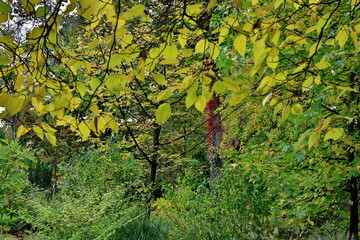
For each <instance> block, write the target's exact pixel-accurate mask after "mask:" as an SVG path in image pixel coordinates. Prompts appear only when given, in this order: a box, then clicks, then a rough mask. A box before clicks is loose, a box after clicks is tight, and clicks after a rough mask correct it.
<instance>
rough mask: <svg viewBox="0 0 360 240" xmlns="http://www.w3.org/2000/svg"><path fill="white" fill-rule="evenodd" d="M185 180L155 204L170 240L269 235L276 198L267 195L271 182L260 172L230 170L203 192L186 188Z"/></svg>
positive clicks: (235, 167)
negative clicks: (166, 224) (167, 229)
mask: <svg viewBox="0 0 360 240" xmlns="http://www.w3.org/2000/svg"><path fill="white" fill-rule="evenodd" d="M193 177H196V176H193ZM187 178H189V176H187V177H186V178H185V179H184V180H182V181H180V184H179V186H177V189H176V190H175V189H174V190H172V191H169V192H168V193H167V196H166V197H165V199H159V200H158V202H157V203H156V206H157V207H158V208H157V213H158V214H159V216H160V217H162V218H163V219H169V220H170V222H171V223H170V224H171V227H170V230H169V235H170V239H189V240H190V239H264V238H265V236H270V235H271V234H272V232H273V228H272V227H271V223H270V218H269V217H270V213H271V212H270V211H271V207H272V205H273V204H274V203H275V198H276V195H273V194H271V193H269V192H268V186H269V185H270V184H271V182H270V181H271V179H266V178H263V171H262V170H261V169H256V168H253V169H251V171H247V170H245V169H244V168H242V167H240V166H234V167H229V168H228V169H227V170H225V171H224V172H223V174H222V176H221V177H220V178H219V179H218V180H217V181H216V182H213V183H211V185H210V188H209V189H207V190H205V189H203V190H202V191H196V190H194V188H192V187H191V186H189V185H188V184H187V183H188V182H191V180H190V181H189V180H188V179H187ZM190 178H191V177H190Z"/></svg>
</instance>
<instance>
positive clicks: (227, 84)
mask: <svg viewBox="0 0 360 240" xmlns="http://www.w3.org/2000/svg"><path fill="white" fill-rule="evenodd" d="M224 83H225V87H226V88H227V89H228V90H230V91H234V92H238V91H240V88H239V86H238V84H237V83H236V82H235V81H233V80H231V79H230V78H224Z"/></svg>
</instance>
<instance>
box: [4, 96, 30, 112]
mask: <svg viewBox="0 0 360 240" xmlns="http://www.w3.org/2000/svg"><path fill="white" fill-rule="evenodd" d="M24 101H25V96H15V95H13V94H11V95H9V98H8V100H7V101H6V103H5V104H4V107H6V110H7V111H8V112H9V113H10V115H11V116H12V115H15V114H16V113H18V112H19V111H20V110H21V109H22V108H23V103H24Z"/></svg>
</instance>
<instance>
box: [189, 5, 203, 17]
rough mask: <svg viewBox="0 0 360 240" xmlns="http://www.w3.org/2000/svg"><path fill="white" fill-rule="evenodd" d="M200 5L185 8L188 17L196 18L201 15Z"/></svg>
mask: <svg viewBox="0 0 360 240" xmlns="http://www.w3.org/2000/svg"><path fill="white" fill-rule="evenodd" d="M201 8H202V4H201V3H198V4H192V5H188V6H187V7H186V13H187V14H188V15H190V16H197V15H199V14H200V13H201Z"/></svg>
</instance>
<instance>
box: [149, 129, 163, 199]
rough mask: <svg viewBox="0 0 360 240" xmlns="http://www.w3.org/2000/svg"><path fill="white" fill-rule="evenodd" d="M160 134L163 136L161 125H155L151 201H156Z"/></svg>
mask: <svg viewBox="0 0 360 240" xmlns="http://www.w3.org/2000/svg"><path fill="white" fill-rule="evenodd" d="M160 134H161V125H159V124H157V123H154V132H153V152H152V155H151V157H150V159H151V161H150V165H151V169H150V179H149V182H150V185H151V188H152V192H151V199H150V201H151V200H156V198H157V196H156V173H157V167H158V164H159V163H158V160H159V147H160Z"/></svg>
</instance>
